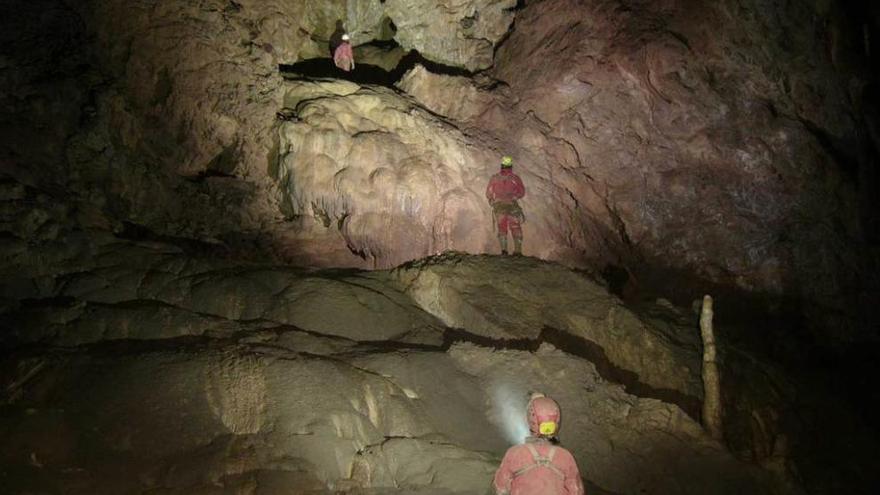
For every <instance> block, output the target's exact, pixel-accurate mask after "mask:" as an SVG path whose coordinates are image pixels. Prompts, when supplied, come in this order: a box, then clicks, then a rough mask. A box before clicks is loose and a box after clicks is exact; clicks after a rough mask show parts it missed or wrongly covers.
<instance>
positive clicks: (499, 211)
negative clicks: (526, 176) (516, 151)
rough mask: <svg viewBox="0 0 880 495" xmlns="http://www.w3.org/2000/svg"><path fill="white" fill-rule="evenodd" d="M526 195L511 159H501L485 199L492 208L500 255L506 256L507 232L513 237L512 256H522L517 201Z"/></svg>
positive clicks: (522, 217) (521, 219)
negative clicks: (499, 166) (499, 167)
mask: <svg viewBox="0 0 880 495" xmlns="http://www.w3.org/2000/svg"><path fill="white" fill-rule="evenodd" d="M525 195H526V187H525V186H524V185H523V182H522V179H520V178H519V176H518V175H516V174H515V173H514V172H513V158H511V157H509V156H505V157H503V158H502V159H501V171H499V172H498V173H497V174H495V175H493V176H492V178H491V179H490V180H489V186H488V187H487V188H486V199H488V200H489V204H490V205H491V206H492V214H493V215H494V219H495V227H496V229H497V232H498V243H499V244H501V254H507V232H508V231H510V234H511V235H512V236H513V254H515V255H521V254H522V240H523V232H522V224H523V223H524V222H525V215H523V211H522V208H520V206H519V202H518V201H519V200H520V199H522V198H523V196H525Z"/></svg>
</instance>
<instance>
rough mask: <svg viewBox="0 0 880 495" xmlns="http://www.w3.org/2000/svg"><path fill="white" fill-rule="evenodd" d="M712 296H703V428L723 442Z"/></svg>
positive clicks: (701, 330) (701, 317)
mask: <svg viewBox="0 0 880 495" xmlns="http://www.w3.org/2000/svg"><path fill="white" fill-rule="evenodd" d="M713 315H714V312H713V311H712V296H709V295H705V296H703V310H702V311H701V312H700V333H701V334H702V337H703V396H704V397H703V428H705V429H706V431H707V432H709V435H711V436H712V438H714V439H716V440H719V441H720V440H721V438H722V436H723V435H722V429H721V383H720V379H719V376H718V364H717V363H716V362H715V330H714V329H713V328H712V316H713Z"/></svg>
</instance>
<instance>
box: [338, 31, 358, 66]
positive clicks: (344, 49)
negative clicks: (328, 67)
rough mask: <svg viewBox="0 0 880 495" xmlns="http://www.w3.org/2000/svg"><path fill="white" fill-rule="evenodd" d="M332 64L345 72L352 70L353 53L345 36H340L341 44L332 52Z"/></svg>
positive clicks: (347, 37) (349, 39)
mask: <svg viewBox="0 0 880 495" xmlns="http://www.w3.org/2000/svg"><path fill="white" fill-rule="evenodd" d="M333 63H334V64H336V67H339V68H340V69H342V70H344V71H345V72H348V71H350V70H353V69H354V52H353V51H352V49H351V38H349V36H348V35H347V34H343V35H342V43H340V44H339V46H337V47H336V51H334V52H333Z"/></svg>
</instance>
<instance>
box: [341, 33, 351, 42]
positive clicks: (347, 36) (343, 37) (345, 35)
mask: <svg viewBox="0 0 880 495" xmlns="http://www.w3.org/2000/svg"><path fill="white" fill-rule="evenodd" d="M350 39H351V37H350V36H349V35H347V34H343V35H342V41H348V40H350Z"/></svg>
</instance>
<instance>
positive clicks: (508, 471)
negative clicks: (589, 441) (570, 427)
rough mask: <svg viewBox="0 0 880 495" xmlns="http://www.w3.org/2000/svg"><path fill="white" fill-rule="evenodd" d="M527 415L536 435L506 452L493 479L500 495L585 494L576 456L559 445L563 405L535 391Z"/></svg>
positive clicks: (531, 428) (532, 430)
mask: <svg viewBox="0 0 880 495" xmlns="http://www.w3.org/2000/svg"><path fill="white" fill-rule="evenodd" d="M526 415H527V418H528V421H529V430H531V433H532V436H530V437H528V438H526V441H525V443H523V444H521V445H514V446H513V447H511V448H509V449H508V450H507V453H506V454H504V459H503V460H502V461H501V466H500V467H499V468H498V471H497V472H496V473H495V480H494V482H493V485H494V488H495V493H496V495H583V494H584V482H583V480H581V475H580V472H579V471H578V467H577V463H576V462H575V460H574V457H573V456H572V455H571V453H570V452H569V451H568V450H566V449H564V448H562V447H560V446H559V445H556V435H557V433H558V432H559V421H560V411H559V404H557V403H556V401H554V400H553V399H551V398H549V397H545V396H544V394H540V393H536V394H532V397H531V400H529V405H528V407H527V408H526Z"/></svg>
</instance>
